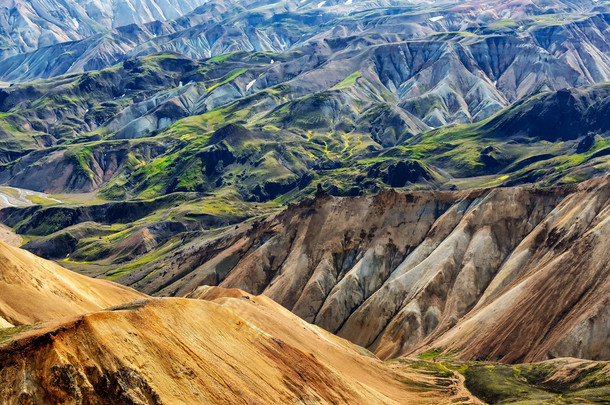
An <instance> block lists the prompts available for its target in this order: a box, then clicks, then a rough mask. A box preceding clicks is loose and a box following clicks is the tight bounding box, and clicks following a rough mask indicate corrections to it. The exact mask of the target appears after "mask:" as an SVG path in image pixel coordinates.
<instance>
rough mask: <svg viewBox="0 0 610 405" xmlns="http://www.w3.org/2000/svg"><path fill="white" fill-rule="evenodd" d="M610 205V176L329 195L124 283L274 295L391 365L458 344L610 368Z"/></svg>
mask: <svg viewBox="0 0 610 405" xmlns="http://www.w3.org/2000/svg"><path fill="white" fill-rule="evenodd" d="M609 197H610V178H608V177H603V178H598V179H594V180H591V181H588V182H585V183H583V184H582V185H580V186H579V187H578V188H550V189H526V188H499V189H492V190H476V191H460V192H410V193H396V192H393V191H386V192H382V193H381V194H379V195H377V196H374V197H358V198H336V197H329V196H328V195H324V194H323V193H322V194H320V196H319V197H318V198H316V199H315V200H310V201H306V202H303V203H300V204H298V205H294V206H291V207H290V208H288V209H287V210H285V211H284V212H282V213H280V214H278V215H276V216H274V217H271V218H269V219H267V220H264V221H260V222H257V223H256V224H254V225H252V226H244V227H242V228H240V229H237V230H234V231H232V232H229V233H228V234H226V235H225V236H222V237H219V238H216V239H213V240H211V241H207V242H199V243H195V244H191V245H188V246H186V247H184V248H183V249H181V250H178V251H177V252H176V253H174V254H173V255H170V256H169V257H165V258H163V265H162V266H160V264H161V263H152V264H151V265H150V266H148V267H145V268H144V269H142V270H141V271H137V272H134V273H132V274H130V275H129V276H126V277H125V278H123V279H122V280H121V281H122V282H124V283H126V284H128V285H132V286H135V287H136V288H138V289H140V290H142V291H145V292H147V293H153V294H159V295H183V294H187V293H189V292H190V291H191V290H193V289H194V288H196V287H197V286H199V285H202V284H218V285H220V286H223V287H235V288H241V289H244V290H245V291H249V292H252V293H255V294H261V293H262V294H265V295H267V296H269V297H271V298H272V299H274V300H276V301H277V302H279V303H280V304H282V305H283V306H284V307H286V308H288V309H290V310H291V311H293V312H294V313H295V314H297V315H299V316H301V317H302V318H303V319H305V320H307V321H310V322H313V323H315V324H316V325H319V326H321V327H323V328H325V329H326V330H328V331H331V332H333V333H336V334H337V335H339V336H341V337H345V338H347V339H349V340H351V341H353V342H355V343H357V344H360V345H362V346H364V347H367V348H369V349H370V350H372V351H374V352H375V353H376V354H377V355H379V356H380V357H382V358H392V357H396V356H400V355H402V354H406V353H413V352H417V351H420V350H425V349H426V348H430V347H433V348H434V347H443V348H444V347H446V348H448V349H455V350H459V349H461V350H463V352H461V354H460V355H462V356H464V357H467V358H470V357H473V356H475V357H476V356H481V357H489V358H490V359H502V360H503V361H508V362H515V361H534V360H540V359H545V358H549V357H555V356H580V357H585V358H591V359H596V360H601V359H608V358H610V353H607V351H605V348H604V347H605V346H604V345H603V344H602V342H603V341H604V339H605V336H607V333H608V328H607V323H606V315H607V314H606V313H605V308H606V305H605V303H606V300H607V299H608V294H607V288H608V287H607V285H606V284H607V283H606V282H605V280H606V279H607V277H606V274H605V273H606V272H607V271H608V270H609V268H608V265H607V263H608V257H607V252H606V250H607V249H605V246H606V242H605V238H606V237H607V235H608V232H606V231H607V230H606V229H605V228H604V226H605V223H606V222H607V221H606V219H607V218H606V217H607V214H608V198H609ZM154 269H158V271H157V272H155V274H154V275H152V276H150V277H147V278H146V279H144V278H143V277H144V276H145V275H147V274H149V273H150V272H151V271H152V270H154ZM566 286H569V287H567V288H566ZM525 342H527V343H525Z"/></svg>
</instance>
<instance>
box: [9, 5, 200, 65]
mask: <svg viewBox="0 0 610 405" xmlns="http://www.w3.org/2000/svg"><path fill="white" fill-rule="evenodd" d="M204 3H205V1H204V0H185V1H179V2H168V1H165V0H159V1H157V0H98V1H90V0H66V1H60V0H51V1H44V2H39V1H24V0H3V1H2V2H1V3H0V36H1V37H2V43H1V49H0V58H2V59H4V58H6V57H8V56H11V55H16V54H22V53H26V52H32V51H35V50H37V49H40V48H45V47H49V46H53V45H56V44H61V43H65V42H72V41H78V40H83V39H85V38H88V37H91V36H93V35H95V34H100V33H104V32H106V31H108V30H110V29H112V28H116V27H121V26H125V25H129V24H142V23H147V22H152V21H158V22H161V21H165V20H171V19H175V18H178V17H180V16H182V15H184V14H187V13H189V12H191V11H193V10H194V9H195V8H196V7H197V6H200V5H202V4H204Z"/></svg>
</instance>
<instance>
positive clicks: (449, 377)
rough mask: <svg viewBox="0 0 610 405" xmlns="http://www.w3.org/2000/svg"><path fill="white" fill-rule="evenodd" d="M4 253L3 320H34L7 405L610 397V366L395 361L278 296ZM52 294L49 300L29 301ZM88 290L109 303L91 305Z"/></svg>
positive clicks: (4, 341) (8, 378) (5, 334)
mask: <svg viewBox="0 0 610 405" xmlns="http://www.w3.org/2000/svg"><path fill="white" fill-rule="evenodd" d="M0 255H2V262H1V265H2V275H3V279H2V283H0V297H3V302H2V307H1V308H2V314H3V315H5V314H6V313H7V311H8V312H10V311H14V312H15V313H20V314H21V315H22V316H27V318H21V319H14V322H15V324H16V325H18V326H15V327H6V325H5V324H2V325H0V326H1V327H0V401H2V402H6V403H24V402H25V403H27V402H32V403H63V402H68V403H74V402H76V403H110V404H124V403H148V404H162V403H184V402H188V403H192V402H205V403H210V404H225V403H227V402H230V403H242V402H244V401H248V402H249V403H269V402H273V403H294V402H307V403H335V404H352V403H367V404H369V403H370V404H411V403H421V404H437V403H439V402H442V403H457V402H459V403H465V404H481V403H482V400H484V401H485V402H486V403H496V402H497V401H498V400H499V399H501V400H502V401H504V402H511V401H516V400H526V399H527V400H532V401H535V402H536V403H557V401H564V402H565V401H568V402H573V401H579V402H582V401H586V402H590V403H594V402H600V401H602V402H603V401H605V400H606V399H607V398H608V395H609V392H610V391H609V390H610V380H609V378H608V369H609V367H610V366H609V365H608V363H603V362H590V361H584V360H577V359H556V360H550V361H545V362H541V363H535V364H520V365H512V366H510V367H509V366H504V365H500V364H497V363H488V362H473V361H467V362H464V361H460V360H458V359H455V358H440V357H439V353H438V351H436V350H434V351H430V352H428V353H426V354H425V355H423V356H421V358H419V359H418V358H409V359H407V358H402V359H396V360H393V361H389V362H382V361H380V360H379V359H378V358H376V357H375V356H374V355H373V354H371V353H370V352H368V351H367V350H365V349H363V348H362V347H359V346H357V345H354V344H352V343H349V342H348V341H346V340H344V339H342V338H340V337H337V336H335V335H333V334H331V333H329V332H326V331H324V330H323V329H321V328H319V327H317V326H315V325H311V324H309V323H307V322H305V321H304V320H302V319H301V318H299V317H297V316H296V315H294V314H292V313H290V312H289V311H287V310H286V309H284V308H282V307H281V306H280V305H278V304H277V303H275V302H273V301H272V300H271V299H269V298H267V297H265V296H253V295H251V294H247V293H245V292H243V291H240V290H236V289H222V288H217V287H200V288H197V289H196V290H194V291H192V292H191V293H190V294H189V298H156V299H155V298H150V297H146V296H142V295H140V294H136V293H135V292H133V291H131V290H128V289H127V288H125V287H121V286H118V285H115V284H113V283H110V282H101V281H100V280H92V279H87V278H86V277H83V276H80V275H77V274H74V273H71V272H70V271H68V270H65V269H62V268H60V267H59V266H57V265H56V264H53V263H48V262H45V261H44V260H41V259H38V258H34V257H33V256H32V255H31V254H29V253H27V252H24V251H20V250H19V249H16V248H8V247H7V246H5V245H3V244H1V243H0ZM49 281H51V283H50V284H49V283H48V282H49ZM57 281H60V283H59V284H58V283H57ZM36 286H37V287H38V289H37V288H35V287H36ZM93 286H95V287H93ZM46 287H49V290H47V289H46ZM92 287H93V288H92ZM53 288H56V290H52V289H53ZM15 289H19V290H20V292H21V294H18V295H14V294H12V293H13V292H14V291H15ZM46 292H50V293H48V294H45V293H46ZM117 293H119V295H117ZM7 295H8V296H9V300H5V299H4V298H5V297H7ZM43 296H44V297H45V299H46V301H45V303H46V304H47V305H42V306H41V305H24V303H27V302H28V299H29V300H30V301H31V302H36V301H37V300H38V298H40V297H43ZM85 296H87V297H89V298H90V299H94V300H96V304H94V305H92V306H82V301H81V299H82V298H83V297H85ZM13 298H18V299H13ZM130 299H135V301H130ZM113 301H114V302H115V303H116V304H118V305H115V306H112V307H110V308H105V309H102V308H98V307H97V305H99V304H102V305H103V303H106V304H110V303H111V302H113ZM70 302H72V304H73V305H71V306H70ZM66 304H67V305H66ZM90 304H92V302H90ZM53 310H55V311H57V312H55V313H54V314H53V313H52V311H53ZM62 311H63V312H62ZM91 311H93V312H91ZM49 317H50V318H49ZM0 319H1V318H0ZM27 319H30V320H43V322H37V323H33V324H23V323H21V322H24V321H26V320H27ZM45 319H48V320H46V321H45ZM432 358H435V359H434V361H428V360H429V359H432ZM492 381H493V382H492Z"/></svg>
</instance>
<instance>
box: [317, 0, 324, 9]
mask: <svg viewBox="0 0 610 405" xmlns="http://www.w3.org/2000/svg"><path fill="white" fill-rule="evenodd" d="M324 4H326V1H321V2H319V3H318V8H320V7H322V6H323V5H324Z"/></svg>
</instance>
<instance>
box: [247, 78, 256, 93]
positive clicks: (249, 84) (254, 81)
mask: <svg viewBox="0 0 610 405" xmlns="http://www.w3.org/2000/svg"><path fill="white" fill-rule="evenodd" d="M254 83H256V79H254V80H252V81H251V82H250V83H248V84H247V85H246V91H248V90H250V89H251V88H252V86H254Z"/></svg>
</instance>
